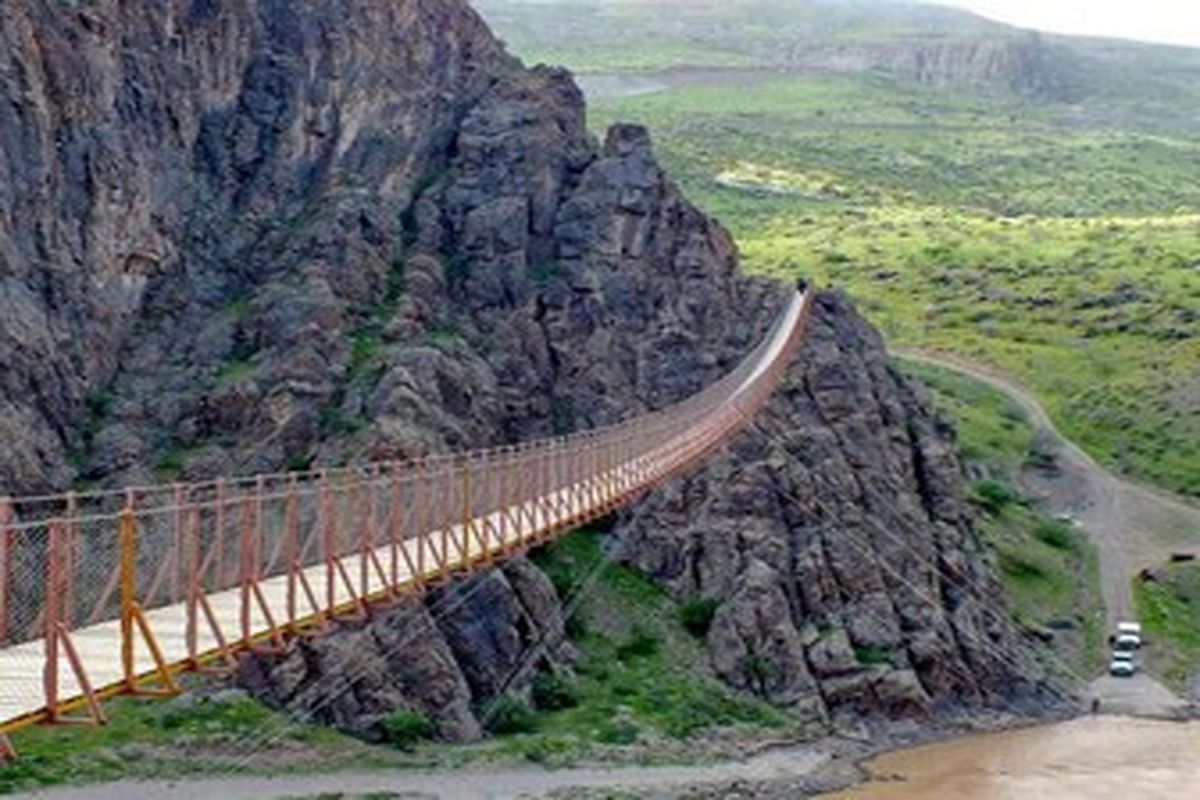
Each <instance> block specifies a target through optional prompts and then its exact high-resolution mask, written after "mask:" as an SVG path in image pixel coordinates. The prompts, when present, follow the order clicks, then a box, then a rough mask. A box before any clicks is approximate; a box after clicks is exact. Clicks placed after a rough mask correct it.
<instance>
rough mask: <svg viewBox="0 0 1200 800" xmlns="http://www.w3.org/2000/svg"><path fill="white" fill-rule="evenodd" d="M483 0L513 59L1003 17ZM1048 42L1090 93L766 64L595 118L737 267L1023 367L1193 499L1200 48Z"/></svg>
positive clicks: (598, 57) (1130, 461)
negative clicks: (956, 84) (678, 198)
mask: <svg viewBox="0 0 1200 800" xmlns="http://www.w3.org/2000/svg"><path fill="white" fill-rule="evenodd" d="M483 5H484V9H485V11H486V12H488V13H489V14H491V15H492V16H491V19H492V21H493V22H494V23H495V24H496V25H497V27H498V28H499V30H500V32H501V34H502V35H503V36H506V37H508V38H509V39H510V40H511V41H512V43H513V44H514V47H515V49H516V50H517V52H518V53H522V54H528V53H534V54H535V55H537V56H539V57H542V56H546V55H551V56H552V58H551V60H555V61H560V62H562V63H565V64H567V65H568V66H572V67H576V68H583V69H585V70H592V71H595V70H597V69H607V70H623V71H634V72H636V71H638V70H641V69H645V68H646V67H647V66H655V67H661V66H668V65H674V66H679V65H700V66H705V67H709V66H717V65H722V64H725V63H727V62H728V60H729V58H730V56H731V54H733V55H734V56H738V57H742V56H747V55H749V56H751V57H753V58H755V59H757V60H758V62H759V63H765V62H767V61H769V60H770V59H771V58H772V57H773V56H772V54H773V53H775V52H776V51H777V49H778V48H779V47H781V46H783V45H784V44H786V43H787V42H789V41H791V42H794V41H817V42H829V41H832V40H838V41H846V40H853V41H868V42H886V41H893V40H901V39H904V38H906V37H912V36H920V37H922V38H924V39H926V40H937V39H942V40H944V39H945V38H946V37H954V36H961V35H972V36H978V35H989V36H1006V35H1011V34H1009V33H1006V32H1004V31H997V30H996V29H995V28H993V27H989V26H981V25H980V24H979V23H978V21H977V20H975V19H973V18H970V17H963V16H961V15H958V14H956V13H955V12H951V11H938V12H934V11H932V10H929V9H925V10H918V11H914V10H913V9H912V8H904V7H902V6H901V7H896V6H892V7H889V8H887V9H880V8H879V7H878V6H876V7H874V9H873V10H872V7H870V6H869V4H863V3H858V2H849V3H842V4H835V5H836V6H837V10H833V9H832V7H831V6H830V5H829V4H825V5H824V6H822V7H820V8H818V7H817V6H815V5H814V4H812V3H790V4H788V3H783V4H780V3H771V2H755V3H742V4H737V3H724V4H720V3H718V4H704V3H696V2H691V3H686V4H682V5H678V6H676V10H675V12H673V13H670V14H664V13H662V11H661V8H655V6H654V4H653V3H612V2H610V3H600V4H585V5H586V7H585V8H582V9H581V7H580V6H579V5H578V4H570V3H568V4H566V6H565V7H563V6H557V7H556V6H549V7H547V6H545V5H542V4H539V5H537V6H534V7H533V8H534V9H535V10H534V11H533V12H530V10H529V9H530V8H531V7H530V6H528V5H522V4H519V3H518V4H516V5H514V4H513V3H512V1H511V0H486V2H485V3H484V4H483ZM697 9H698V10H697ZM814 9H816V10H814ZM933 14H936V16H929V15H933ZM1055 42H1056V44H1057V45H1059V46H1061V47H1062V48H1066V52H1068V53H1069V58H1068V60H1069V62H1070V63H1071V64H1072V65H1073V67H1072V68H1073V69H1076V70H1077V71H1079V72H1080V74H1081V75H1082V76H1083V77H1082V78H1081V80H1083V81H1084V83H1085V85H1088V86H1090V87H1092V94H1091V95H1090V96H1089V97H1088V99H1087V101H1086V102H1082V103H1074V104H1071V105H1055V104H1053V103H1049V102H1038V103H1031V102H1029V101H1028V100H1027V99H1024V98H1021V97H1017V96H1014V95H1005V94H1003V93H999V92H997V91H994V90H991V91H986V92H982V91H978V90H977V89H967V88H960V89H948V88H937V89H935V88H929V87H921V86H915V85H911V84H905V83H900V82H897V81H895V80H894V79H892V78H890V77H889V76H887V75H886V74H882V73H880V72H878V71H875V72H871V73H868V74H865V75H859V76H832V75H773V76H770V75H768V76H766V77H764V76H763V75H759V76H757V77H756V78H754V79H753V80H752V81H751V82H749V83H747V82H746V81H741V82H738V83H730V82H729V81H726V82H724V83H720V82H715V83H714V82H713V81H711V80H709V81H700V82H699V83H698V84H696V83H686V84H685V85H679V86H676V87H675V88H673V89H671V90H670V91H667V92H663V93H660V94H654V95H647V96H640V97H633V98H624V99H602V100H598V101H594V102H592V103H591V110H590V113H591V120H592V124H593V126H594V127H595V128H596V129H597V130H599V129H602V128H603V127H605V126H606V125H608V124H609V123H611V122H613V121H616V120H632V121H637V122H642V123H645V124H647V125H649V126H650V127H651V128H652V130H653V131H654V133H655V136H656V139H657V142H658V145H659V148H660V152H661V153H662V155H663V158H664V160H665V161H666V162H667V165H668V167H669V168H670V169H671V171H672V174H673V175H675V176H676V178H677V179H678V180H679V182H680V183H681V184H682V185H683V187H684V189H685V190H686V191H687V193H688V194H689V196H691V197H692V198H693V199H695V200H696V201H698V202H699V203H700V204H701V205H703V206H704V207H705V208H706V209H707V210H709V211H711V212H713V213H714V214H716V215H717V216H718V217H719V218H720V219H721V220H722V221H723V222H724V223H725V224H726V225H728V226H729V227H730V228H731V229H732V230H733V232H734V234H735V235H736V237H737V239H738V241H739V244H740V245H741V247H742V249H743V252H744V254H745V263H746V266H747V268H749V269H751V270H753V271H757V272H766V273H780V274H794V273H796V272H804V273H806V274H808V275H810V276H812V277H814V278H816V279H817V280H819V281H820V282H823V283H833V284H837V285H839V286H842V287H845V288H847V289H848V290H849V291H850V293H851V294H852V295H853V296H854V297H855V298H856V299H857V300H858V301H859V302H860V304H861V305H862V306H863V307H864V309H865V310H866V311H867V312H868V313H869V315H870V317H871V318H872V319H873V320H874V321H875V322H876V323H877V324H879V325H880V326H881V327H882V328H883V329H884V331H885V333H886V334H887V335H888V336H889V337H890V338H891V339H892V340H893V341H894V342H895V343H896V344H899V345H908V346H920V347H927V348H935V349H938V348H940V349H945V350H949V351H953V352H955V353H958V354H960V355H963V356H967V357H970V358H972V359H975V360H978V361H981V362H986V363H991V364H993V365H995V366H997V367H999V368H1001V369H1003V370H1004V371H1006V372H1008V373H1011V374H1014V375H1017V376H1018V377H1020V378H1021V379H1022V380H1023V381H1024V382H1026V383H1027V384H1028V385H1029V386H1031V387H1032V388H1033V389H1034V390H1035V391H1036V392H1037V394H1038V395H1039V397H1040V399H1041V400H1042V401H1043V404H1044V405H1046V406H1047V408H1048V409H1049V410H1050V412H1051V413H1052V414H1053V416H1054V417H1055V419H1056V421H1057V422H1059V423H1060V425H1061V427H1062V428H1063V430H1064V432H1065V433H1067V435H1069V436H1070V437H1071V438H1073V439H1074V440H1076V441H1078V442H1079V443H1080V444H1081V445H1082V446H1084V447H1085V448H1086V449H1087V450H1089V451H1090V452H1091V453H1093V454H1094V455H1096V456H1098V457H1099V458H1100V459H1102V460H1103V461H1104V462H1106V463H1107V464H1110V465H1113V466H1115V467H1117V468H1119V469H1121V470H1122V471H1124V472H1126V473H1128V474H1130V475H1132V476H1135V477H1137V478H1140V479H1143V480H1146V481H1150V482H1154V483H1158V484H1160V485H1162V486H1165V487H1168V488H1171V489H1174V490H1176V491H1180V492H1183V493H1188V494H1192V495H1195V496H1200V135H1198V134H1197V132H1196V129H1195V125H1194V119H1192V117H1190V116H1189V115H1188V113H1187V109H1189V108H1192V109H1194V108H1195V103H1196V101H1197V91H1196V87H1197V86H1200V81H1198V80H1197V79H1196V78H1197V76H1198V75H1200V51H1187V50H1178V49H1170V48H1154V47H1148V46H1147V47H1143V46H1137V45H1129V44H1113V43H1106V42H1088V41H1082V40H1079V41H1076V40H1055ZM551 51H552V52H551ZM647 52H653V53H657V54H659V55H661V56H662V57H663V59H664V62H663V63H657V64H647V59H646V53H647Z"/></svg>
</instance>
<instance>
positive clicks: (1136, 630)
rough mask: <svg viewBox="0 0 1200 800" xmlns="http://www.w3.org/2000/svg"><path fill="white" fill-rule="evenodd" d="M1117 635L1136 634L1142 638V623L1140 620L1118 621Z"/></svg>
mask: <svg viewBox="0 0 1200 800" xmlns="http://www.w3.org/2000/svg"><path fill="white" fill-rule="evenodd" d="M1117 636H1136V637H1137V638H1139V639H1140V638H1142V623H1140V622H1119V623H1117Z"/></svg>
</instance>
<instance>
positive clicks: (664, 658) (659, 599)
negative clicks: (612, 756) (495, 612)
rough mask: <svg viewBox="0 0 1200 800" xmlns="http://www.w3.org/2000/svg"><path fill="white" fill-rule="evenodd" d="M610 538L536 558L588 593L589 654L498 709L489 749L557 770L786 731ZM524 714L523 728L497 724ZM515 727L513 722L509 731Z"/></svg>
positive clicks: (568, 543) (782, 716)
mask: <svg viewBox="0 0 1200 800" xmlns="http://www.w3.org/2000/svg"><path fill="white" fill-rule="evenodd" d="M602 548H603V541H602V534H600V533H599V532H597V531H594V530H584V531H578V532H575V533H572V534H570V535H568V536H566V537H564V538H563V539H561V540H559V541H558V542H556V543H554V544H552V545H550V546H548V547H546V548H544V549H542V550H541V551H539V552H538V553H536V554H535V555H534V562H535V563H536V564H537V565H538V566H539V567H540V568H541V569H542V570H543V571H545V573H546V574H547V575H548V576H549V577H550V579H551V581H552V582H553V583H554V585H555V588H556V590H557V591H558V593H559V596H560V597H561V598H563V599H564V600H567V599H568V598H570V597H574V596H576V593H577V592H578V591H579V590H580V588H581V587H584V586H587V587H589V589H588V591H587V593H586V594H585V595H584V596H583V599H582V600H581V602H580V603H579V605H578V607H577V608H576V609H575V612H574V615H573V619H577V620H581V622H577V623H575V624H572V625H571V626H570V629H571V631H572V632H573V636H572V643H573V644H574V646H575V647H576V648H577V649H578V651H579V653H580V659H579V661H578V663H577V665H576V667H575V670H574V672H575V674H574V677H568V676H566V675H559V674H556V675H547V676H542V677H540V678H538V679H537V680H536V682H535V683H534V686H533V690H532V699H533V702H532V705H530V704H526V703H525V702H524V701H521V700H516V699H512V698H507V699H505V700H502V701H499V703H497V706H496V707H499V708H501V709H502V713H501V714H498V713H497V712H496V707H494V708H493V709H492V716H493V723H492V724H491V726H490V727H491V728H492V730H493V731H496V732H498V733H507V734H510V735H507V736H501V737H499V739H498V740H497V741H496V742H493V743H489V744H488V745H485V747H489V748H491V749H493V750H495V749H499V750H501V751H504V752H508V753H515V754H520V755H522V756H523V757H525V758H528V759H531V760H534V761H538V762H543V763H551V764H564V763H569V762H571V761H574V760H578V759H580V758H583V757H585V756H587V755H588V754H589V753H596V752H603V751H604V750H605V749H606V748H611V747H622V746H628V745H631V744H633V743H635V742H643V743H645V742H656V741H662V740H676V741H683V740H687V739H689V738H691V737H694V736H697V735H699V734H701V733H703V732H705V731H710V730H714V729H720V728H729V727H735V728H738V729H740V730H744V731H747V732H755V731H760V732H764V733H765V732H768V731H778V730H781V729H786V728H787V727H788V726H789V725H791V724H794V723H793V721H792V720H791V718H790V717H789V715H788V714H787V713H786V712H784V711H782V710H779V709H776V708H774V707H772V706H770V705H769V704H766V703H764V702H762V701H759V700H758V699H756V698H751V697H745V696H740V695H738V694H736V693H735V692H733V691H732V690H730V689H729V688H728V687H726V686H725V685H724V684H722V683H721V682H720V681H719V680H718V679H717V678H716V677H715V676H714V675H713V674H712V672H711V669H710V667H709V665H708V657H707V654H706V652H705V651H704V649H703V645H702V644H701V643H700V642H698V641H697V639H696V638H695V636H694V635H693V634H692V633H691V632H689V630H688V628H686V627H685V626H684V624H683V622H682V621H681V619H682V616H683V615H682V614H681V606H680V605H679V604H678V603H677V602H676V601H674V600H673V599H671V598H670V597H669V596H668V595H666V594H665V593H664V592H663V591H662V590H661V589H660V588H659V587H658V586H657V585H655V584H654V583H653V582H652V581H650V580H649V579H648V578H646V577H644V576H642V575H640V574H639V573H637V572H636V571H634V570H631V569H629V568H627V567H624V566H621V565H619V564H615V563H613V562H611V561H610V560H609V559H608V557H607V556H606V555H605V554H604V553H603V549H602ZM514 715H515V716H516V717H517V718H518V719H519V721H520V724H519V728H520V729H519V730H511V729H508V730H498V729H497V728H496V724H495V721H494V720H495V719H496V718H497V717H499V716H504V717H512V716H514ZM504 727H505V728H508V726H507V725H506V726H504Z"/></svg>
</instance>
